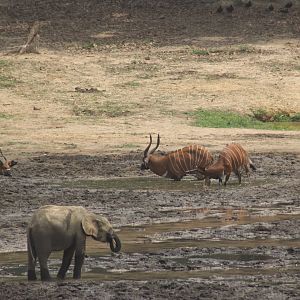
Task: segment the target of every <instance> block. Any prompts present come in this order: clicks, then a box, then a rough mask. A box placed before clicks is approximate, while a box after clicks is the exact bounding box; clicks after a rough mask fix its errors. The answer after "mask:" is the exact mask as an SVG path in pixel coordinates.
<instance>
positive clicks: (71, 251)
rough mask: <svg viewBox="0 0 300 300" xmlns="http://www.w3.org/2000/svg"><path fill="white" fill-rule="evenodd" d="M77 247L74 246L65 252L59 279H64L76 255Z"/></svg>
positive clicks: (58, 275)
mask: <svg viewBox="0 0 300 300" xmlns="http://www.w3.org/2000/svg"><path fill="white" fill-rule="evenodd" d="M74 251H75V247H74V246H73V245H72V246H71V247H69V248H68V249H66V250H65V251H64V256H63V260H62V264H61V267H60V269H59V271H58V274H57V278H60V279H64V278H65V276H66V273H67V271H68V269H69V266H70V264H71V261H72V257H73V255H74Z"/></svg>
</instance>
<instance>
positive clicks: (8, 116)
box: [0, 112, 12, 120]
mask: <svg viewBox="0 0 300 300" xmlns="http://www.w3.org/2000/svg"><path fill="white" fill-rule="evenodd" d="M11 118H12V116H11V115H8V114H5V113H1V112H0V119H5V120H7V119H11Z"/></svg>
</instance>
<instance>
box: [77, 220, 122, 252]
mask: <svg viewBox="0 0 300 300" xmlns="http://www.w3.org/2000/svg"><path fill="white" fill-rule="evenodd" d="M81 224H82V228H83V231H84V233H85V234H86V235H88V236H91V237H92V238H93V239H95V240H97V241H100V242H104V243H105V242H106V243H109V245H110V249H111V251H113V252H119V251H120V250H121V241H120V239H119V237H118V236H117V235H116V234H115V233H114V231H113V228H112V226H111V224H110V223H109V221H108V220H107V219H106V218H105V217H99V216H96V215H94V214H88V215H85V216H84V217H83V219H82V222H81Z"/></svg>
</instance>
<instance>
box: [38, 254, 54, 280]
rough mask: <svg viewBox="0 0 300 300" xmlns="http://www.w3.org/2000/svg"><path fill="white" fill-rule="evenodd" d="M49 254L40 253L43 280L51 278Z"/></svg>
mask: <svg viewBox="0 0 300 300" xmlns="http://www.w3.org/2000/svg"><path fill="white" fill-rule="evenodd" d="M49 255H50V253H49V254H47V255H46V256H45V255H40V256H39V255H38V258H39V262H40V268H41V280H43V281H46V280H51V276H50V273H49V269H48V264H47V261H48V258H49Z"/></svg>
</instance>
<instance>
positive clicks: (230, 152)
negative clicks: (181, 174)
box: [201, 143, 255, 185]
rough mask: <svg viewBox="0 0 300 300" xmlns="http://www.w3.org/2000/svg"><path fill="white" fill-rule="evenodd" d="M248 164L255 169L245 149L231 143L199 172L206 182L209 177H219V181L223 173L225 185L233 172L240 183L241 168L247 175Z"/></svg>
mask: <svg viewBox="0 0 300 300" xmlns="http://www.w3.org/2000/svg"><path fill="white" fill-rule="evenodd" d="M249 166H250V167H251V168H252V169H254V170H255V167H254V165H253V163H252V161H251V160H250V158H249V156H248V153H247V152H246V151H245V149H243V147H242V146H241V145H239V144H236V143H232V144H229V145H227V146H226V147H225V148H224V149H223V151H222V152H221V153H220V155H219V158H218V160H217V161H216V162H215V163H214V164H212V165H211V166H209V167H208V168H206V169H205V170H204V171H202V172H201V173H202V174H204V175H205V176H206V182H208V183H209V179H211V178H214V179H219V182H220V183H221V182H222V179H223V176H224V175H225V182H224V185H226V183H227V181H228V179H229V177H230V174H231V172H234V173H235V174H236V175H237V176H238V178H239V183H241V170H242V169H244V170H245V171H246V174H247V175H248V173H249Z"/></svg>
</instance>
